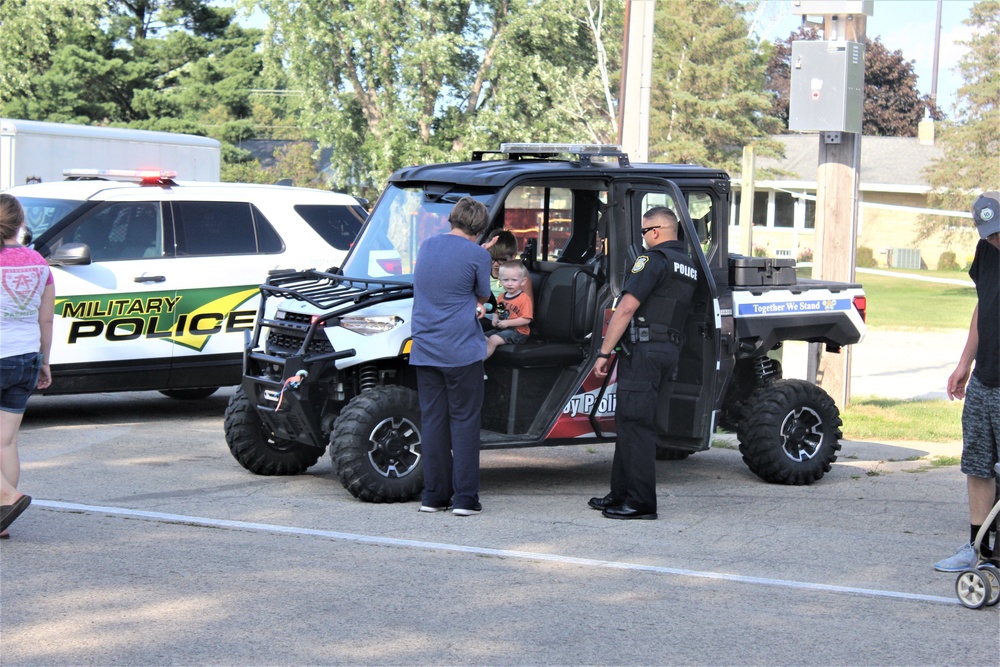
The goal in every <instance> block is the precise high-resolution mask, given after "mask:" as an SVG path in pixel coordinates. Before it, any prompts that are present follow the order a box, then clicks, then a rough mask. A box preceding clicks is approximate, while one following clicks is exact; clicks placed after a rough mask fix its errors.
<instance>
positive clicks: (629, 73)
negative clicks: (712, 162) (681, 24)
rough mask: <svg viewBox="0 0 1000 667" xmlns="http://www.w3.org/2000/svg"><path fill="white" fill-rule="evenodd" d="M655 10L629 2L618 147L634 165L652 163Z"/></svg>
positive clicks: (644, 1) (649, 3)
mask: <svg viewBox="0 0 1000 667" xmlns="http://www.w3.org/2000/svg"><path fill="white" fill-rule="evenodd" d="M655 7H656V0H625V44H624V46H623V47H622V63H623V65H622V99H621V102H620V103H619V105H618V143H619V144H621V147H622V150H623V151H625V152H626V153H628V155H629V158H630V160H631V161H632V162H649V94H650V90H651V89H652V87H653V10H654V9H655Z"/></svg>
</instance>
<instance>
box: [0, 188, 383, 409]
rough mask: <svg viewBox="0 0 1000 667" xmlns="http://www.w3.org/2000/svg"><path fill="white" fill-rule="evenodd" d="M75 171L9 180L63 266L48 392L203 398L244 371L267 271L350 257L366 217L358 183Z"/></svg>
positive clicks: (57, 268)
mask: <svg viewBox="0 0 1000 667" xmlns="http://www.w3.org/2000/svg"><path fill="white" fill-rule="evenodd" d="M66 174H67V176H68V177H69V180H65V181H58V182H51V183H39V184H34V185H24V186H18V187H14V188H11V189H9V190H8V191H7V192H8V193H10V194H12V195H14V196H15V197H17V199H18V200H19V201H20V202H21V205H22V206H23V207H24V210H25V213H26V216H27V227H28V232H29V234H30V239H26V240H30V244H31V245H32V246H33V247H34V248H35V249H36V250H38V251H39V252H40V253H41V254H42V256H43V257H45V258H46V260H47V261H48V263H49V265H50V266H51V267H52V270H53V275H54V279H55V285H56V307H55V323H54V331H53V341H52V376H53V381H52V385H51V387H50V388H49V389H47V390H46V391H45V393H47V394H73V393H85V392H103V391H133V390H147V389H152V390H159V391H162V392H163V393H164V394H166V395H168V396H172V397H175V398H199V397H203V396H208V395H209V394H211V393H212V392H214V391H215V390H216V389H217V388H218V387H220V386H225V385H233V384H237V383H238V382H239V381H240V377H241V368H242V359H241V357H242V354H241V353H242V350H243V338H244V335H245V333H244V332H246V331H248V330H250V329H251V328H252V327H253V323H254V318H255V315H256V312H257V304H258V301H259V285H260V284H261V283H262V282H264V281H265V280H266V279H267V277H268V276H269V275H273V274H274V273H276V272H282V271H291V270H302V269H306V268H319V269H328V268H330V267H334V266H338V265H339V264H340V263H341V261H342V260H343V259H344V257H345V255H346V253H347V250H348V249H349V248H350V246H351V244H352V243H353V242H354V239H355V237H356V235H357V233H358V230H360V228H361V225H362V223H363V222H364V220H365V217H366V212H365V210H364V208H363V207H362V206H361V205H360V203H359V202H358V200H357V199H355V198H354V197H351V196H348V195H344V194H338V193H334V192H326V191H321V190H312V189H306V188H292V187H283V186H269V185H250V184H234V183H205V182H179V181H175V180H174V176H175V175H174V174H171V173H168V172H123V171H100V172H98V171H96V170H77V171H72V170H71V171H67V172H66ZM108 179H124V180H108Z"/></svg>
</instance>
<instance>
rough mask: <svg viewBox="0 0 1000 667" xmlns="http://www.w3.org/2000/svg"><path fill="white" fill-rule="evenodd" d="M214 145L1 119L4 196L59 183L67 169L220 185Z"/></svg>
mask: <svg viewBox="0 0 1000 667" xmlns="http://www.w3.org/2000/svg"><path fill="white" fill-rule="evenodd" d="M221 162H222V148H221V144H220V143H219V142H218V141H216V140H215V139H209V138H207V137H198V136H195V135H191V134H175V133H173V132H151V131H149V130H130V129H126V128H117V127H91V126H89V125H68V124H64V123H44V122H40V121H31V120H14V119H10V118H0V190H6V189H7V188H11V187H13V186H15V185H24V184H25V183H29V182H35V181H36V180H41V181H46V182H47V181H60V180H62V179H63V170H64V169H133V170H135V169H155V170H169V171H174V172H176V173H177V178H179V179H183V180H185V181H218V180H219V177H220V173H221Z"/></svg>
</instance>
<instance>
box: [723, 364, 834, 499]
mask: <svg viewBox="0 0 1000 667" xmlns="http://www.w3.org/2000/svg"><path fill="white" fill-rule="evenodd" d="M841 423H842V422H841V421H840V411H839V410H838V409H837V406H836V404H834V402H833V399H832V398H830V396H829V394H827V393H826V392H825V391H823V390H822V389H820V388H819V387H817V386H816V385H814V384H810V383H808V382H805V381H803V380H778V381H777V382H775V383H774V384H772V385H770V386H766V387H763V388H761V389H758V390H757V391H756V392H754V394H753V395H752V396H751V397H750V399H749V400H748V401H747V410H746V413H745V419H744V420H743V421H742V422H741V423H740V425H739V431H738V433H737V437H738V438H739V441H740V453H742V454H743V461H744V462H745V463H746V464H747V466H749V468H750V470H751V471H753V473H754V474H755V475H757V476H758V477H760V478H761V479H763V480H765V481H767V482H772V483H776V484H796V485H798V484H812V483H813V482H815V481H816V480H818V479H820V478H821V477H823V475H824V474H826V473H827V472H829V471H830V467H831V465H832V464H833V462H834V461H836V460H837V451H838V450H839V449H840V438H841V437H843V434H842V433H841V431H840V426H841Z"/></svg>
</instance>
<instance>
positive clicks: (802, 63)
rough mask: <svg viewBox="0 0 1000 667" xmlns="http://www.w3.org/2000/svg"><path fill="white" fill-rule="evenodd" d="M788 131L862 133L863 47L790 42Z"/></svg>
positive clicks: (827, 43) (863, 92) (861, 45)
mask: <svg viewBox="0 0 1000 667" xmlns="http://www.w3.org/2000/svg"><path fill="white" fill-rule="evenodd" d="M791 68H792V75H791V79H792V80H791V87H790V90H789V95H788V97H789V105H788V129H789V130H796V131H812V130H821V131H822V130H837V131H840V132H855V133H860V132H861V111H862V108H863V107H864V95H865V45H864V44H859V43H858V42H807V41H803V40H796V41H794V42H792V62H791Z"/></svg>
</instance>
